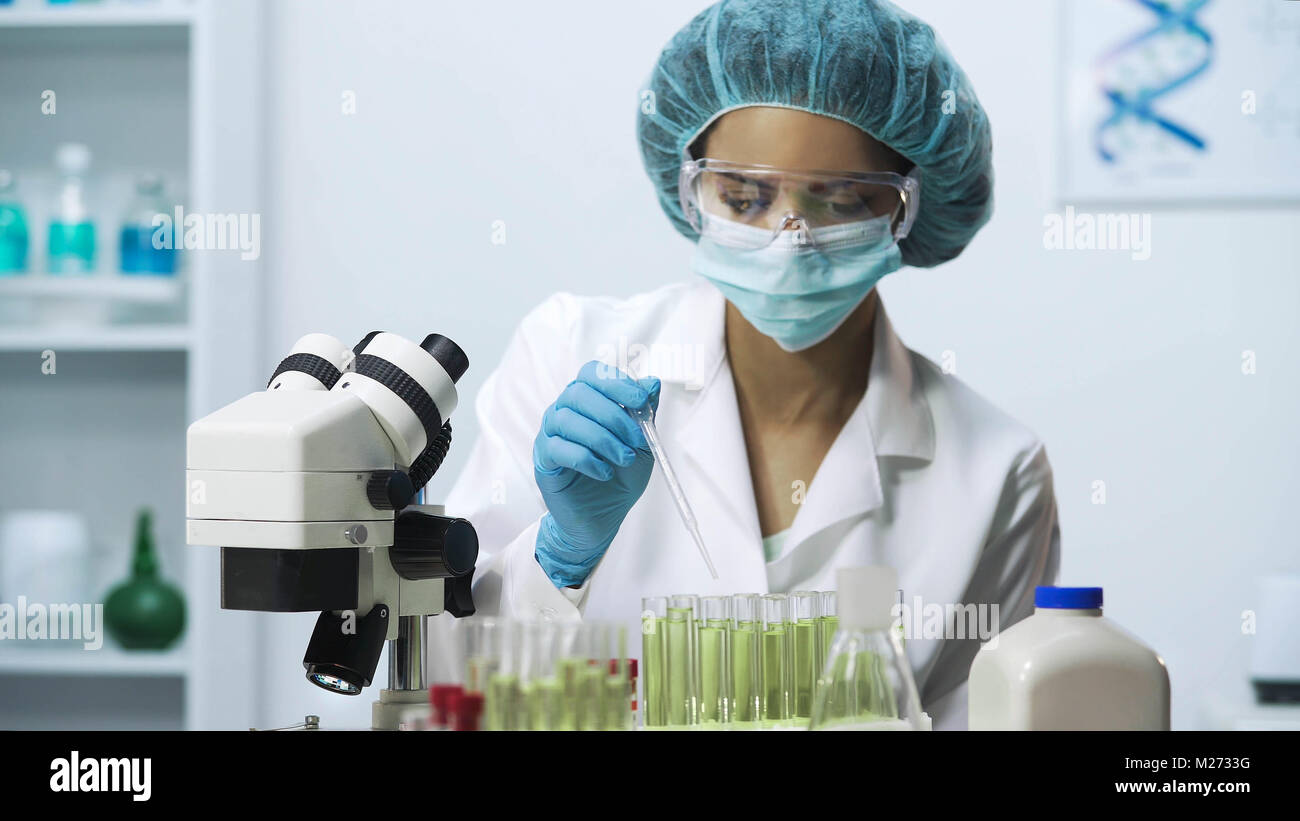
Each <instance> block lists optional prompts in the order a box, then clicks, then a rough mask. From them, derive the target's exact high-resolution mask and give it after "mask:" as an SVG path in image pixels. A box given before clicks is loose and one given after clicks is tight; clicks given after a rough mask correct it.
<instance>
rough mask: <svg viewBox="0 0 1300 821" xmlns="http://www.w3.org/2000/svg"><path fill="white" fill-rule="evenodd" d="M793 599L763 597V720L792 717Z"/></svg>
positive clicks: (779, 595)
mask: <svg viewBox="0 0 1300 821" xmlns="http://www.w3.org/2000/svg"><path fill="white" fill-rule="evenodd" d="M790 628H791V625H790V598H789V597H788V596H786V595H785V594H783V593H769V594H767V595H766V596H763V641H762V645H763V720H764V721H785V720H787V719H789V718H790V714H791V709H790V686H791V683H792V676H791V675H790V666H791V654H790Z"/></svg>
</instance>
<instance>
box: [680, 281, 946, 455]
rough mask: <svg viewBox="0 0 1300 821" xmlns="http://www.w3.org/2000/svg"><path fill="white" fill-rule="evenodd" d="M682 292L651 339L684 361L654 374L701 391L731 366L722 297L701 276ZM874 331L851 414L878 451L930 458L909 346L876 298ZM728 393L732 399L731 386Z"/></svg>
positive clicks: (930, 441)
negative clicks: (861, 390)
mask: <svg viewBox="0 0 1300 821" xmlns="http://www.w3.org/2000/svg"><path fill="white" fill-rule="evenodd" d="M684 297H685V298H684V299H682V300H681V301H680V302H678V304H677V306H676V308H675V310H674V311H673V312H672V313H671V314H670V315H669V317H668V320H667V321H666V322H665V323H664V324H663V325H662V326H661V327H660V329H659V332H658V335H657V337H656V339H655V342H654V346H655V348H657V349H658V350H661V351H663V350H667V351H673V352H676V353H675V356H676V358H675V359H674V360H673V361H676V362H680V363H682V367H680V368H676V369H670V370H668V371H665V372H663V373H661V374H656V375H658V376H660V378H661V379H662V380H663V381H664V382H672V383H677V384H679V385H681V386H683V387H684V388H685V389H686V390H688V391H691V392H699V391H701V390H702V389H704V388H707V387H708V386H710V385H711V384H712V382H713V381H714V380H716V379H717V378H718V377H719V373H720V372H722V373H725V374H726V375H727V376H730V369H724V368H722V367H721V366H722V364H723V360H724V358H725V353H726V342H725V339H724V329H725V322H726V312H725V306H726V302H725V300H724V299H723V297H722V294H721V293H720V292H719V291H718V290H717V289H716V288H714V287H713V286H712V285H709V284H708V283H706V282H703V281H697V282H694V283H692V284H691V286H690V287H689V289H688V290H687V291H686V292H685V293H684ZM873 334H874V335H873V348H872V356H871V372H870V374H869V375H868V377H867V392H866V394H865V395H864V397H863V401H862V404H861V405H860V406H859V408H858V409H857V410H856V411H854V416H855V417H856V416H858V415H859V414H864V415H865V422H866V425H867V428H868V433H869V435H870V437H871V439H872V443H873V445H874V450H875V453H876V455H877V456H904V457H911V458H914V459H921V460H924V461H927V462H928V461H930V460H931V459H933V458H934V417H933V415H932V414H931V412H930V405H929V403H928V402H927V401H926V399H925V393H924V390H923V388H922V386H921V384H920V379H919V378H918V375H917V373H916V368H915V365H914V364H913V360H912V352H911V351H909V350H908V349H907V347H906V346H904V345H903V341H902V340H901V339H899V338H898V334H896V333H895V332H894V326H893V323H891V322H890V321H889V315H888V314H887V313H886V312H885V306H884V303H883V302H881V301H880V300H879V299H877V301H876V320H875V323H874V325H873ZM705 392H708V391H705ZM732 396H733V401H734V392H733V394H732ZM850 421H852V420H850ZM742 441H743V437H742Z"/></svg>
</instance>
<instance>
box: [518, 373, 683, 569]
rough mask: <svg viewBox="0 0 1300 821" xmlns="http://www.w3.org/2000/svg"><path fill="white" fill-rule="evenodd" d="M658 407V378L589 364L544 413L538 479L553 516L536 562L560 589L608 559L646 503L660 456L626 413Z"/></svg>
mask: <svg viewBox="0 0 1300 821" xmlns="http://www.w3.org/2000/svg"><path fill="white" fill-rule="evenodd" d="M647 404H648V405H649V406H650V407H651V408H652V409H655V410H657V409H658V407H659V380H658V379H655V378H654V377H647V378H645V379H642V380H640V381H637V380H634V379H632V378H631V377H630V376H628V375H627V374H625V373H623V372H622V371H620V370H618V369H616V368H614V367H612V366H610V365H605V364H603V363H601V362H596V361H592V362H588V363H587V364H586V365H583V366H582V370H581V371H579V372H578V378H577V379H575V380H573V381H572V382H570V383H569V384H568V386H567V387H566V388H565V389H564V391H563V392H561V393H560V396H559V398H558V399H556V400H555V403H554V404H553V405H551V407H549V408H547V409H546V413H545V414H543V416H542V428H541V430H540V431H539V432H538V434H537V439H536V440H535V441H534V442H533V476H534V477H535V478H536V480H537V487H538V488H539V489H540V490H541V491H542V498H543V499H544V500H545V501H546V509H547V510H548V511H549V512H548V513H547V514H546V515H545V516H543V517H542V522H541V527H540V528H539V529H538V531H537V547H536V556H537V562H538V564H540V565H541V566H542V569H543V570H544V571H545V572H546V575H547V576H548V577H549V578H550V579H551V581H552V582H554V584H555V586H556V587H576V586H578V585H580V584H582V582H583V581H584V580H586V578H587V576H588V575H589V574H590V573H591V571H592V568H594V567H595V566H596V564H597V563H598V562H599V561H600V559H601V557H602V556H604V555H605V551H606V550H608V549H609V545H610V542H612V541H614V536H615V535H616V534H617V533H618V528H619V526H620V525H622V524H623V519H624V518H625V517H626V516H627V513H628V511H629V510H631V509H632V505H633V504H635V503H636V500H637V499H639V498H641V494H642V493H643V492H644V491H645V487H646V484H648V483H649V481H650V472H651V470H653V469H654V456H652V455H651V453H650V446H649V444H648V443H647V442H646V440H645V435H644V434H642V433H641V428H640V427H638V426H637V423H636V420H634V419H633V418H632V417H631V415H630V414H629V413H628V412H627V408H644V407H645V406H646V405H647Z"/></svg>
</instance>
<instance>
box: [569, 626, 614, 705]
mask: <svg viewBox="0 0 1300 821" xmlns="http://www.w3.org/2000/svg"><path fill="white" fill-rule="evenodd" d="M579 629H580V633H581V636H582V651H581V653H580V654H579V655H580V656H581V660H582V664H581V665H580V666H579V668H578V702H577V714H578V729H579V730H603V729H605V711H604V696H605V679H606V678H607V677H608V676H609V672H608V670H609V659H610V657H611V653H610V649H609V625H607V624H583V625H582V627H581V628H579Z"/></svg>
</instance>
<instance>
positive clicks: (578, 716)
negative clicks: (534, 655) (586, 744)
mask: <svg viewBox="0 0 1300 821" xmlns="http://www.w3.org/2000/svg"><path fill="white" fill-rule="evenodd" d="M555 665H556V671H557V673H558V676H559V680H560V694H561V704H562V708H561V710H560V725H561V727H562V728H563V729H565V730H580V729H582V728H583V727H582V725H583V721H584V718H585V715H584V713H585V710H584V701H585V699H586V694H587V691H588V689H589V687H590V678H589V674H588V672H587V668H588V667H589V666H590V665H589V664H588V663H587V633H586V630H585V629H584V625H583V624H581V623H577V622H572V623H565V624H561V625H560V626H559V642H558V647H557V650H556V661H555Z"/></svg>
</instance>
